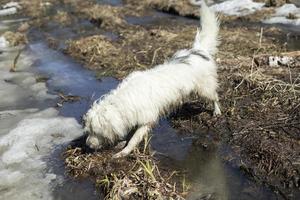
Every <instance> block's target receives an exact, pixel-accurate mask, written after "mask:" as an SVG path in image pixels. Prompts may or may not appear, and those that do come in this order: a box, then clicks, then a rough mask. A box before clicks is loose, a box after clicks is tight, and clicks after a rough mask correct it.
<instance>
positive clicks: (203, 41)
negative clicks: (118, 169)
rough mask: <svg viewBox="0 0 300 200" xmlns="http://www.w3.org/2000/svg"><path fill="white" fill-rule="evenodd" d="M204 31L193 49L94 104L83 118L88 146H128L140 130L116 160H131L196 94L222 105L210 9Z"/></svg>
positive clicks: (214, 21)
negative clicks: (155, 127)
mask: <svg viewBox="0 0 300 200" xmlns="http://www.w3.org/2000/svg"><path fill="white" fill-rule="evenodd" d="M201 7H202V8H201V26H202V31H201V32H200V31H199V30H198V31H197V35H196V38H195V41H194V44H193V48H191V49H189V50H188V49H184V50H180V51H178V52H176V53H175V55H174V56H173V57H172V58H171V59H170V60H169V61H167V62H165V63H164V64H162V65H158V66H156V67H154V68H152V69H149V70H146V71H138V72H133V73H131V74H130V75H129V76H128V77H127V78H126V79H124V80H123V81H122V83H121V84H120V85H119V86H118V87H117V88H116V89H115V90H112V91H111V92H110V93H109V94H107V95H105V96H103V97H101V98H100V99H99V100H97V101H95V102H94V103H93V105H92V107H91V108H90V110H89V111H88V112H87V114H86V115H85V116H84V121H85V132H87V133H88V134H89V136H88V138H87V140H86V144H87V145H88V146H89V147H90V148H92V149H99V148H101V147H103V146H104V145H106V144H115V143H116V142H117V141H121V140H125V139H126V137H127V136H128V133H129V132H130V131H131V130H133V129H135V128H136V131H135V133H134V134H133V136H132V138H131V139H130V140H129V142H128V144H127V146H126V147H125V148H124V149H123V150H122V151H120V152H119V153H117V154H115V155H114V157H115V158H117V157H122V156H126V155H128V154H129V153H130V152H132V150H133V149H134V148H135V147H136V146H137V145H138V144H139V143H140V142H141V141H142V139H143V138H144V136H145V135H147V133H148V132H149V131H150V130H151V127H152V126H153V125H154V124H155V123H156V122H157V121H158V120H159V117H161V116H164V115H166V114H168V113H169V112H170V111H172V110H173V109H174V108H176V107H178V106H180V105H181V104H182V103H183V102H184V101H186V100H187V99H188V97H190V95H191V94H192V93H195V94H197V95H199V96H202V97H205V98H207V99H209V100H211V101H213V102H214V114H215V115H219V114H221V111H220V108H219V102H218V94H217V92H216V90H217V88H218V82H217V67H216V63H215V62H214V60H213V57H212V56H213V55H214V54H215V53H216V51H217V44H218V32H219V22H218V20H217V17H216V16H215V14H214V12H212V11H210V9H209V8H208V7H207V5H206V4H205V3H204V1H203V3H202V6H201Z"/></svg>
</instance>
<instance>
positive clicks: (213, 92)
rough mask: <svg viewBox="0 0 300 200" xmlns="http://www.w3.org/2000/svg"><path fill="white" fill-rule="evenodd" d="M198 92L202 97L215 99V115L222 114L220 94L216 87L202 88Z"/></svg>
mask: <svg viewBox="0 0 300 200" xmlns="http://www.w3.org/2000/svg"><path fill="white" fill-rule="evenodd" d="M198 94H199V95H200V96H202V97H205V98H207V99H208V100H211V101H213V103H214V116H217V115H221V109H220V103H219V96H218V93H217V91H216V89H214V90H203V89H200V91H199V93H198Z"/></svg>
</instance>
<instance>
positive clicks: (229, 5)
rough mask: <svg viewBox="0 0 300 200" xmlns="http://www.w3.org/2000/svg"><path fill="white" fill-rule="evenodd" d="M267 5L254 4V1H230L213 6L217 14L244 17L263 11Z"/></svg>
mask: <svg viewBox="0 0 300 200" xmlns="http://www.w3.org/2000/svg"><path fill="white" fill-rule="evenodd" d="M264 5H265V4H264V3H257V2H253V1H252V0H242V1H241V0H229V1H225V2H222V3H219V4H215V5H213V6H211V8H212V9H213V10H214V11H216V12H221V13H224V14H226V15H238V16H244V15H249V14H251V13H254V12H255V11H257V10H261V9H262V8H263V6H264Z"/></svg>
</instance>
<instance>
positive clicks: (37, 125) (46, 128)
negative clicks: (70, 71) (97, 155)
mask: <svg viewBox="0 0 300 200" xmlns="http://www.w3.org/2000/svg"><path fill="white" fill-rule="evenodd" d="M0 51H1V52H2V53H1V54H0V97H1V98H0V127H1V128H0V199H14V200H17V199H20V200H21V199H31V200H35V199H47V200H48V199H52V186H54V185H55V184H57V183H59V179H60V177H57V175H56V174H53V173H51V172H50V171H49V170H50V169H49V167H48V166H47V162H48V161H49V160H50V156H51V153H52V152H53V150H54V149H55V148H56V147H57V146H58V145H62V144H64V143H66V142H69V141H71V140H73V139H74V138H76V137H78V136H80V135H81V134H82V130H81V126H80V125H79V124H78V122H77V121H76V120H75V119H74V118H66V117H61V116H59V115H58V111H57V110H56V109H54V108H47V109H40V108H39V107H38V105H39V104H43V105H44V107H45V106H47V103H46V100H47V99H48V100H49V99H53V98H56V96H54V95H51V94H48V93H47V91H48V89H47V87H46V84H45V83H43V82H37V81H36V78H35V77H36V74H34V73H33V72H31V70H30V69H31V66H32V64H33V62H34V61H35V60H36V58H35V57H34V55H33V54H32V53H28V52H27V51H26V50H24V52H22V54H21V56H20V58H19V59H18V64H17V72H15V73H12V72H9V69H10V66H11V65H12V63H13V60H14V58H15V56H16V54H17V52H18V47H17V48H14V47H9V43H8V42H7V41H6V40H5V38H4V37H1V36H0Z"/></svg>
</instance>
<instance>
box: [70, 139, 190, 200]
mask: <svg viewBox="0 0 300 200" xmlns="http://www.w3.org/2000/svg"><path fill="white" fill-rule="evenodd" d="M145 143H146V145H147V144H148V143H149V141H145ZM114 153H116V149H114V150H105V151H102V152H101V153H100V152H99V153H93V154H90V153H89V154H85V153H83V152H82V149H81V148H73V149H69V150H67V151H66V152H65V154H64V156H65V157H66V160H65V162H66V167H67V171H68V173H69V174H70V175H72V176H74V177H86V176H90V177H91V178H92V179H95V182H96V185H97V186H98V187H100V188H101V189H102V190H103V191H104V193H105V199H113V200H118V199H153V200H154V199H184V196H185V195H186V192H187V189H188V184H187V183H186V180H185V179H182V178H180V177H181V176H179V174H178V172H176V171H172V169H169V168H164V167H163V166H162V165H161V163H160V162H158V160H157V159H156V158H155V157H154V155H153V153H151V151H150V150H149V148H148V147H147V146H145V147H144V148H143V149H141V150H138V149H137V150H136V151H135V152H134V155H132V156H130V157H127V158H122V159H118V160H116V159H112V155H113V154H114ZM181 185H182V186H181Z"/></svg>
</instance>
